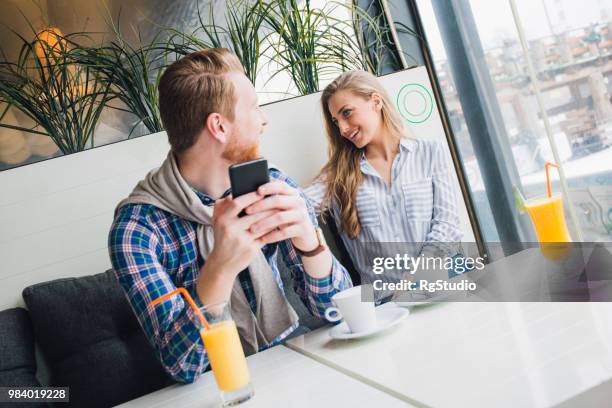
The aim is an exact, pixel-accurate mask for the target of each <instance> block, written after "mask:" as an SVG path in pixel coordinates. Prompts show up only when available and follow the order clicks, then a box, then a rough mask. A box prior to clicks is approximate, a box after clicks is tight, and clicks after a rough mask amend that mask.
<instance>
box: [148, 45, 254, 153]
mask: <svg viewBox="0 0 612 408" xmlns="http://www.w3.org/2000/svg"><path fill="white" fill-rule="evenodd" d="M230 72H241V73H244V69H243V67H242V65H241V64H240V60H239V59H238V57H236V55H235V54H233V53H232V52H231V51H229V50H228V49H226V48H208V49H205V50H202V51H197V52H194V53H191V54H188V55H186V56H184V57H183V58H181V59H179V60H178V61H176V62H174V63H173V64H172V65H170V66H169V67H168V69H166V71H165V72H164V74H163V75H162V77H161V79H160V82H159V113H160V116H161V118H162V122H163V124H164V127H165V129H166V133H167V134H168V141H169V142H170V146H171V147H172V150H173V151H174V152H175V153H182V152H184V151H185V150H187V149H189V148H190V147H191V146H193V145H194V144H195V142H196V140H197V138H198V136H199V134H200V132H201V131H202V129H203V127H204V123H205V122H206V118H208V115H210V114H211V113H214V112H216V113H220V114H222V115H224V116H226V117H227V118H228V119H229V120H231V121H233V120H234V113H235V112H234V107H235V105H236V93H235V89H234V85H233V83H232V81H231V80H230V79H229V78H228V77H227V75H226V74H228V73H230Z"/></svg>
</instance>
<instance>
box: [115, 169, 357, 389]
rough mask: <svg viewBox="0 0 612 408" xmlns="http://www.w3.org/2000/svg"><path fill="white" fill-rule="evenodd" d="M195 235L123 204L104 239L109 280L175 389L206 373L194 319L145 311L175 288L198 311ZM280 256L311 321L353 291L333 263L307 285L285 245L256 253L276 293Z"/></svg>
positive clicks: (179, 310)
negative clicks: (334, 297) (344, 293)
mask: <svg viewBox="0 0 612 408" xmlns="http://www.w3.org/2000/svg"><path fill="white" fill-rule="evenodd" d="M270 178H271V179H276V180H281V181H284V182H286V183H287V184H289V185H290V186H292V187H294V188H297V187H298V186H297V184H296V183H295V182H294V181H293V180H291V179H290V178H288V177H287V176H285V175H283V174H282V173H280V172H279V171H278V170H275V169H271V170H270ZM194 191H195V190H194ZM227 193H229V191H228V192H227ZM227 193H226V194H227ZM196 194H197V195H198V197H199V198H200V199H201V200H202V202H203V203H204V204H205V205H213V204H214V200H213V199H212V198H211V197H209V196H207V195H206V194H203V193H201V192H198V191H196ZM300 194H301V195H302V197H303V198H304V200H305V201H306V203H307V208H308V213H309V215H310V219H311V221H312V223H313V225H315V226H316V225H317V220H316V216H315V213H314V210H313V208H312V206H311V205H310V202H309V201H308V199H306V197H305V195H304V194H303V193H302V192H301V191H300ZM196 227H197V224H196V223H194V222H190V221H187V220H184V219H182V218H180V217H178V216H176V215H174V214H171V213H168V212H166V211H163V210H161V209H159V208H157V207H155V206H152V205H149V204H130V205H126V206H124V207H122V208H121V209H120V210H119V211H118V212H117V214H116V216H115V219H114V222H113V224H112V226H111V230H110V233H109V237H108V248H109V254H110V258H111V263H112V266H113V269H114V270H115V274H116V277H117V279H118V281H119V283H120V284H121V287H122V288H123V290H124V292H125V294H126V297H127V299H128V300H129V302H130V304H131V306H132V309H133V310H134V313H135V314H136V317H137V318H138V321H139V322H140V325H141V326H142V328H143V330H144V332H145V335H146V336H147V338H148V339H149V342H150V343H151V344H152V345H153V347H154V348H155V350H156V352H157V354H158V357H159V359H160V361H161V363H162V365H163V366H164V368H165V369H166V371H167V372H168V373H169V374H170V375H171V376H172V377H173V378H174V379H175V380H177V381H181V382H193V381H194V380H195V379H196V378H197V377H198V376H199V375H201V374H202V373H203V372H204V371H205V370H206V368H207V366H208V358H207V356H206V351H205V349H204V344H203V342H202V339H201V337H200V332H199V330H198V327H197V325H196V323H195V320H196V317H195V316H194V313H193V310H192V309H191V308H190V307H189V306H188V304H187V303H186V302H185V301H184V300H183V299H182V297H181V296H176V297H174V298H172V299H171V300H169V301H166V302H163V303H161V304H159V305H157V306H155V307H153V306H150V305H149V303H150V302H151V301H152V300H154V299H156V298H158V297H160V296H162V295H164V294H166V293H168V292H170V291H172V290H174V289H176V288H177V287H184V288H185V289H187V291H189V293H190V294H191V295H192V297H193V298H194V299H195V301H196V302H198V303H199V298H198V296H197V293H196V289H195V288H196V282H197V279H198V275H199V272H200V268H201V267H202V265H203V264H204V262H205V260H204V259H202V257H201V256H200V254H199V253H198V250H197V244H196V232H195V231H196ZM279 251H280V253H281V256H282V258H283V261H284V262H285V264H286V266H287V267H288V268H289V270H290V271H291V275H292V278H293V287H294V290H295V291H296V293H297V294H298V295H299V296H300V298H301V299H302V301H303V303H304V304H305V305H306V307H307V308H308V310H309V311H310V312H311V313H312V314H313V315H315V316H318V317H323V313H324V312H325V309H326V308H327V307H329V306H331V299H330V298H331V296H332V295H334V294H335V293H337V292H338V291H340V290H343V289H346V288H348V287H350V286H351V285H352V283H351V280H350V277H349V275H348V273H347V271H346V269H345V268H344V267H343V266H342V265H341V264H340V263H339V262H338V261H337V260H336V259H335V258H333V262H332V270H331V274H330V275H329V276H328V277H326V278H321V279H316V278H312V277H311V276H310V275H308V274H307V273H306V272H305V271H304V267H303V265H302V261H301V258H300V256H299V255H298V254H297V253H296V252H295V249H294V248H293V246H292V245H291V241H290V240H285V241H281V242H278V243H275V244H269V245H266V246H264V247H263V248H262V252H263V253H264V255H265V257H266V259H267V260H268V263H269V264H270V267H271V269H272V272H273V274H274V277H275V279H276V282H277V284H278V286H279V287H280V288H281V290H283V283H282V280H281V276H280V272H279V269H278V265H277V255H278V252H279ZM240 283H241V285H242V288H243V290H244V292H245V295H246V297H247V299H248V300H249V303H250V304H251V307H252V308H253V307H254V304H255V302H254V300H255V295H254V293H253V289H252V284H251V281H250V278H248V275H247V278H246V279H240ZM297 327H298V323H296V324H295V325H294V326H292V327H288V328H287V330H286V331H285V332H283V333H282V334H281V335H280V336H278V337H277V338H276V339H274V341H273V342H272V344H276V343H278V342H280V341H281V340H283V339H284V338H285V337H287V336H288V335H289V334H290V333H291V332H292V331H293V330H295V329H296V328H297Z"/></svg>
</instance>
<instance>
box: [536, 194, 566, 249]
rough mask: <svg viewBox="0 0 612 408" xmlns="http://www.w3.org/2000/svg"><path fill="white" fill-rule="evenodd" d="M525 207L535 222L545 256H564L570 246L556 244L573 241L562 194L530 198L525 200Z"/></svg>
mask: <svg viewBox="0 0 612 408" xmlns="http://www.w3.org/2000/svg"><path fill="white" fill-rule="evenodd" d="M525 208H526V209H527V212H528V213H529V216H530V217H531V221H532V222H533V226H534V228H535V230H536V234H537V235H538V241H540V247H541V249H542V253H543V254H544V256H545V257H547V258H549V259H560V258H562V257H564V255H565V254H566V252H567V250H569V246H568V245H563V244H554V243H563V242H571V241H572V238H571V236H570V234H569V231H568V229H567V224H566V223H565V215H564V214H563V201H562V200H561V196H559V195H554V196H552V197H543V198H537V199H534V200H529V201H527V202H525ZM547 243H549V244H547Z"/></svg>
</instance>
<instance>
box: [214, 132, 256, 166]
mask: <svg viewBox="0 0 612 408" xmlns="http://www.w3.org/2000/svg"><path fill="white" fill-rule="evenodd" d="M236 139H237V138H236V137H233V138H232V140H231V141H230V142H229V143H228V145H227V147H226V148H225V150H224V151H223V153H222V154H221V157H223V158H224V159H225V160H227V161H229V162H231V163H242V162H245V161H249V160H255V159H259V158H260V157H261V154H260V153H259V143H257V142H255V143H252V144H248V145H243V144H240V143H238V142H237V141H236Z"/></svg>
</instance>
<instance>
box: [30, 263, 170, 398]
mask: <svg viewBox="0 0 612 408" xmlns="http://www.w3.org/2000/svg"><path fill="white" fill-rule="evenodd" d="M23 298H24V300H25V303H26V305H27V307H28V309H29V311H30V316H31V319H32V323H33V326H34V334H35V336H36V341H37V343H38V344H39V345H40V349H41V350H42V352H43V354H44V356H45V357H46V360H47V361H48V363H49V366H50V375H51V385H53V386H68V387H70V405H72V406H87V407H98V406H99V407H103V406H110V405H115V404H119V403H121V402H124V401H127V400H130V399H133V398H136V397H138V396H140V395H143V394H147V393H149V392H152V391H154V390H157V389H159V388H162V387H164V386H166V385H168V384H170V383H171V380H170V379H169V377H168V376H167V375H166V374H165V372H164V370H163V368H162V366H161V364H160V363H159V361H158V360H157V357H156V356H155V353H154V352H153V349H152V347H151V346H150V345H149V343H148V342H147V340H146V338H145V336H144V333H143V332H142V329H141V328H140V325H139V324H138V322H137V320H136V318H135V316H134V314H133V312H132V309H131V308H130V306H129V304H128V302H127V300H126V299H125V297H124V294H123V291H122V290H121V287H120V286H119V284H118V283H117V281H116V279H115V277H114V276H113V274H112V271H107V272H105V273H101V274H97V275H93V276H86V277H82V278H69V279H58V280H54V281H50V282H45V283H40V284H37V285H33V286H30V287H28V288H26V289H25V290H24V291H23Z"/></svg>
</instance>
